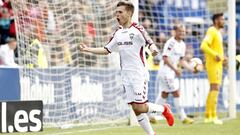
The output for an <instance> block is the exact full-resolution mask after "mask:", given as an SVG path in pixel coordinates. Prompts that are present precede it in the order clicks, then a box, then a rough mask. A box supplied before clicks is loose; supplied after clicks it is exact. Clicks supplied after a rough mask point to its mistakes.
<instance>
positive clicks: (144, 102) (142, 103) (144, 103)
mask: <svg viewBox="0 0 240 135" xmlns="http://www.w3.org/2000/svg"><path fill="white" fill-rule="evenodd" d="M147 102H148V100H146V101H144V102H135V101H133V102H129V103H128V104H133V103H135V104H145V103H147Z"/></svg>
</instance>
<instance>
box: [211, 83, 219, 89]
mask: <svg viewBox="0 0 240 135" xmlns="http://www.w3.org/2000/svg"><path fill="white" fill-rule="evenodd" d="M210 89H211V90H219V84H217V83H212V84H210Z"/></svg>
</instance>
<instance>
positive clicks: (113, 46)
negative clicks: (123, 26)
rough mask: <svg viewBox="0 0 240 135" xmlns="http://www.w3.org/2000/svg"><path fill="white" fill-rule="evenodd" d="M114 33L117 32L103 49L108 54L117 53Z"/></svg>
mask: <svg viewBox="0 0 240 135" xmlns="http://www.w3.org/2000/svg"><path fill="white" fill-rule="evenodd" d="M116 32H117V30H116V31H115V32H114V34H113V35H112V37H111V38H110V40H109V41H108V43H107V45H106V46H105V47H104V48H105V49H107V51H108V52H109V53H111V52H114V51H115V52H116V51H118V45H117V39H116Z"/></svg>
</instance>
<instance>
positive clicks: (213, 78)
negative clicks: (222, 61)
mask: <svg viewBox="0 0 240 135" xmlns="http://www.w3.org/2000/svg"><path fill="white" fill-rule="evenodd" d="M207 74H208V79H209V82H210V91H209V93H208V97H207V101H206V111H205V120H204V121H205V123H210V122H213V123H214V124H222V121H221V120H219V119H218V118H217V100H218V93H219V89H220V84H221V81H222V70H221V68H212V69H209V70H207Z"/></svg>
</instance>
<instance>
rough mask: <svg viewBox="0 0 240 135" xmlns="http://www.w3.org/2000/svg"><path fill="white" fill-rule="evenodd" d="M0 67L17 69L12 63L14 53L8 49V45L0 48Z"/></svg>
mask: <svg viewBox="0 0 240 135" xmlns="http://www.w3.org/2000/svg"><path fill="white" fill-rule="evenodd" d="M0 65H2V66H11V67H17V66H18V65H17V64H16V63H15V62H14V51H13V50H12V49H10V48H9V46H8V44H5V45H1V46H0Z"/></svg>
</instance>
